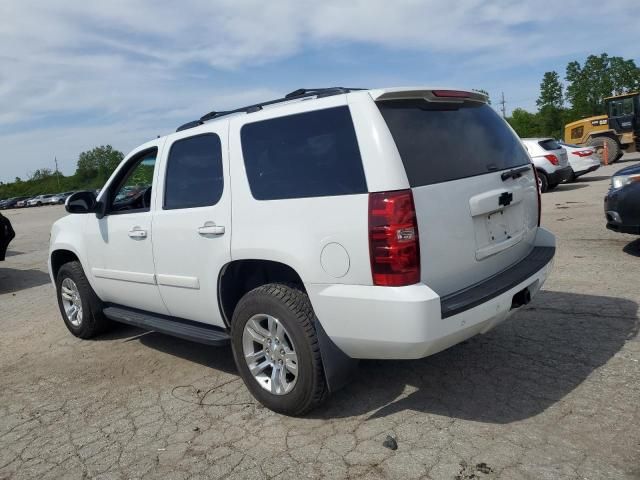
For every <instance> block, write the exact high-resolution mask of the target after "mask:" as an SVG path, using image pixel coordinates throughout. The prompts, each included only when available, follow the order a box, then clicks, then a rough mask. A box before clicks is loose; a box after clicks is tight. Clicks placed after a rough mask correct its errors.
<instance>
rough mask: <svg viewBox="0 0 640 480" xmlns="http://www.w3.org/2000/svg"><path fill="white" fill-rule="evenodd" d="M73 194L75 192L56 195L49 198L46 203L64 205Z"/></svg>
mask: <svg viewBox="0 0 640 480" xmlns="http://www.w3.org/2000/svg"><path fill="white" fill-rule="evenodd" d="M72 193H74V192H63V193H56V194H54V195H52V196H51V197H49V198H48V199H47V202H46V203H48V204H50V205H62V204H63V203H64V202H65V200H66V199H67V198H68V197H69V196H70V195H71V194H72Z"/></svg>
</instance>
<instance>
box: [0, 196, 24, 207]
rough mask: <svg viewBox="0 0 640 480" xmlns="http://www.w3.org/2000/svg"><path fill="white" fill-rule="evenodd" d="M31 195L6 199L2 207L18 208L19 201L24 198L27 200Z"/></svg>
mask: <svg viewBox="0 0 640 480" xmlns="http://www.w3.org/2000/svg"><path fill="white" fill-rule="evenodd" d="M28 198H29V197H13V198H9V199H7V200H5V201H4V202H3V203H2V205H0V209H2V210H8V209H9V208H16V206H17V204H18V202H21V201H23V200H27V199H28Z"/></svg>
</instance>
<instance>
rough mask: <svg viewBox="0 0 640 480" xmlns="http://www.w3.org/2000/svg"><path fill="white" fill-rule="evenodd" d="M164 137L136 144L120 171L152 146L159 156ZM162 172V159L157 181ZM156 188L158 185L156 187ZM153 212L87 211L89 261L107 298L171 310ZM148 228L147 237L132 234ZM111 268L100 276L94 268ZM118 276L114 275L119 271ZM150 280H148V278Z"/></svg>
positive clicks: (156, 310) (149, 308) (159, 310)
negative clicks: (156, 251)
mask: <svg viewBox="0 0 640 480" xmlns="http://www.w3.org/2000/svg"><path fill="white" fill-rule="evenodd" d="M163 144H164V139H163V138H160V139H157V140H154V141H152V142H148V143H146V144H144V145H143V146H141V147H139V148H136V149H135V150H133V152H131V153H130V154H129V155H127V157H126V158H125V160H124V161H123V162H122V163H121V164H120V166H119V167H118V169H117V171H120V170H122V169H123V168H129V165H130V160H131V159H132V158H133V157H134V156H136V155H137V154H138V153H140V152H142V151H144V150H148V149H149V148H153V147H157V148H158V158H159V156H160V155H161V154H162V145H163ZM115 175H116V174H115V173H114V174H113V175H112V176H111V178H110V180H109V182H108V183H107V184H106V185H105V188H103V189H102V191H101V195H100V197H99V198H102V197H103V196H104V192H105V191H107V189H109V188H111V183H112V182H113V180H114V178H115ZM157 175H158V160H156V167H155V169H154V185H156V184H157V183H156V181H157ZM153 190H154V191H155V188H154V189H153ZM151 220H152V213H151V212H150V211H149V212H132V213H118V214H111V215H106V216H105V217H104V218H101V219H98V218H96V216H95V215H92V214H89V215H87V222H86V224H85V231H84V239H85V242H86V252H87V253H86V254H87V259H88V261H87V264H88V267H89V268H90V270H87V269H85V272H87V271H89V272H91V274H90V277H92V280H93V285H94V289H95V291H96V293H97V294H98V296H99V297H100V298H101V299H102V300H103V301H105V302H113V303H118V304H121V305H125V306H128V307H135V308H139V309H141V310H147V311H150V312H154V313H161V314H168V313H169V312H168V310H167V308H166V307H165V305H164V302H163V301H162V297H161V296H160V292H159V290H158V286H157V285H156V284H155V281H153V282H149V281H148V280H149V279H150V278H154V275H155V268H154V262H153V250H152V236H153V229H152V221H151ZM135 230H138V231H145V232H146V233H147V235H146V237H133V238H131V237H130V236H129V232H130V231H135ZM94 270H95V271H97V272H111V276H109V277H108V278H107V277H104V276H96V275H93V271H94ZM114 272H120V273H118V274H117V278H114V277H115V276H116V274H115V273H114ZM145 280H146V281H145Z"/></svg>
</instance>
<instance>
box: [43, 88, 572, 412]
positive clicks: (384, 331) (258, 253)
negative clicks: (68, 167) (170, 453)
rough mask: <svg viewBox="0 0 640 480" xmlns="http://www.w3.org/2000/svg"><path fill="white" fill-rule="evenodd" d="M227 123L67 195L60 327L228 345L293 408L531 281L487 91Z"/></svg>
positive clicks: (369, 94) (398, 93) (524, 169)
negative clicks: (127, 329)
mask: <svg viewBox="0 0 640 480" xmlns="http://www.w3.org/2000/svg"><path fill="white" fill-rule="evenodd" d="M229 113H230V112H224V113H211V114H208V115H205V116H204V117H202V118H201V119H199V120H196V121H194V122H190V123H189V124H185V125H183V126H182V127H180V128H179V129H178V131H177V132H176V133H172V134H170V135H167V136H165V137H162V138H157V139H154V140H152V141H150V142H148V143H145V144H144V145H141V146H140V147H138V148H136V149H135V150H133V151H132V152H131V153H130V154H129V155H127V157H126V158H125V159H124V160H123V161H122V163H121V164H120V166H119V167H118V168H117V169H116V171H115V173H114V175H113V176H112V178H111V179H110V181H108V182H107V184H106V185H105V186H104V188H103V189H102V191H101V193H100V195H99V197H98V198H96V196H95V195H94V193H93V192H78V193H75V194H74V195H72V196H71V197H69V199H68V200H67V203H66V209H67V211H68V212H69V213H71V215H67V216H65V217H64V218H62V219H60V220H58V221H57V222H55V223H54V225H53V227H52V230H51V240H50V242H51V243H50V254H49V270H50V274H51V279H52V281H53V282H54V284H55V287H56V292H57V297H58V304H59V307H60V312H61V314H62V317H63V320H64V322H65V325H66V326H67V328H68V329H69V330H70V332H71V333H72V334H73V335H75V336H77V337H80V338H91V337H94V336H95V335H97V334H98V333H99V332H101V331H103V330H104V329H105V328H107V327H108V325H109V320H116V321H119V322H123V323H128V324H132V325H138V326H140V327H143V328H147V329H152V330H154V331H157V332H164V333H167V334H170V335H175V336H177V337H181V338H185V339H189V340H193V341H197V342H202V343H206V344H209V345H223V344H227V343H229V342H230V343H231V346H232V351H233V355H234V359H235V362H236V365H237V367H238V371H239V374H240V376H241V377H242V379H243V380H244V382H245V384H246V386H247V388H248V389H249V391H250V392H251V393H252V394H253V395H254V397H255V398H256V399H258V400H259V401H260V402H261V403H262V404H264V405H266V406H267V407H268V408H271V409H273V410H275V411H278V412H282V413H285V414H291V415H300V414H302V413H304V412H306V411H308V410H309V409H311V408H313V407H315V406H316V405H318V404H319V403H321V402H322V401H323V400H324V399H325V398H326V397H327V395H328V392H330V391H334V390H335V389H336V388H339V387H340V386H341V385H342V384H344V383H345V382H346V380H347V379H348V378H349V377H348V374H349V373H350V372H352V370H353V367H354V366H355V365H356V362H357V359H361V358H371V359H415V358H422V357H425V356H428V355H431V354H434V353H436V352H439V351H441V350H443V349H445V348H448V347H450V346H452V345H455V344H457V343H459V342H461V341H463V340H465V339H467V338H469V337H472V336H474V335H476V334H478V333H484V332H486V331H488V330H490V329H492V328H493V327H495V326H496V325H498V324H499V323H500V322H502V321H504V320H506V319H507V318H508V317H509V315H510V314H511V313H513V312H514V311H515V310H517V309H518V308H519V307H521V306H522V305H524V304H526V303H528V302H529V301H530V299H531V297H533V296H534V295H535V294H536V293H537V292H538V291H539V289H540V287H541V286H542V284H543V283H544V281H545V279H546V278H547V275H548V274H549V272H550V268H551V264H552V259H553V256H554V253H555V238H554V236H553V235H552V234H551V233H550V232H549V231H547V230H545V229H544V228H541V227H540V226H539V225H540V194H539V190H538V186H537V184H536V177H535V172H534V169H533V167H532V165H531V161H530V158H529V156H528V155H527V153H526V151H525V149H524V148H523V146H522V144H521V142H520V141H519V140H518V138H517V137H516V136H515V134H514V133H513V131H512V130H511V129H510V128H509V127H508V125H507V124H506V123H505V122H504V121H503V120H502V119H501V118H500V117H499V116H498V114H497V113H496V112H495V111H494V110H493V109H492V108H491V107H490V106H489V105H487V103H486V97H485V96H484V95H481V94H478V93H475V92H467V91H454V90H437V89H436V90H434V89H428V88H388V89H377V90H350V89H344V88H329V89H319V90H304V89H301V90H297V91H295V92H292V93H291V94H289V95H287V96H286V97H285V98H282V99H277V100H272V101H270V102H265V103H261V104H258V105H251V106H248V107H243V108H240V109H237V110H235V112H233V113H235V114H234V115H230V114H229ZM564 161H565V162H566V158H565V159H564ZM143 179H147V180H146V183H145V181H143ZM152 179H153V181H152ZM134 185H135V186H137V187H145V188H142V189H140V190H139V191H138V193H137V194H136V195H135V196H133V197H129V196H120V194H121V193H122V192H123V190H124V189H125V188H126V187H130V186H134ZM152 223H153V229H152V228H151V225H152ZM478 361H479V362H481V361H482V359H478Z"/></svg>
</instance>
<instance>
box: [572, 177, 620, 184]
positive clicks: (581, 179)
mask: <svg viewBox="0 0 640 480" xmlns="http://www.w3.org/2000/svg"><path fill="white" fill-rule="evenodd" d="M603 180H611V176H610V175H600V176H592V177H589V176H585V177H578V178H576V179H575V180H574V182H573V183H589V182H601V181H603Z"/></svg>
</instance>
